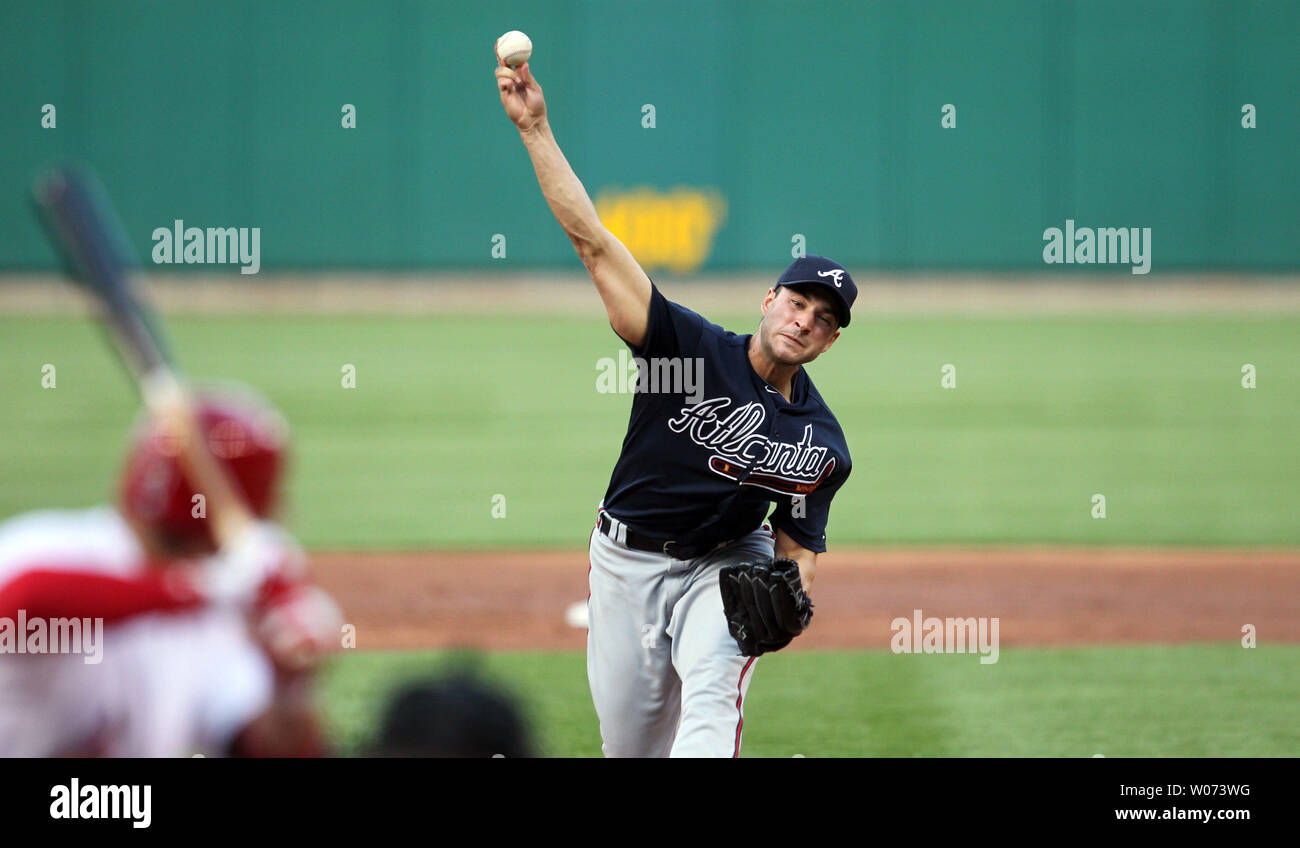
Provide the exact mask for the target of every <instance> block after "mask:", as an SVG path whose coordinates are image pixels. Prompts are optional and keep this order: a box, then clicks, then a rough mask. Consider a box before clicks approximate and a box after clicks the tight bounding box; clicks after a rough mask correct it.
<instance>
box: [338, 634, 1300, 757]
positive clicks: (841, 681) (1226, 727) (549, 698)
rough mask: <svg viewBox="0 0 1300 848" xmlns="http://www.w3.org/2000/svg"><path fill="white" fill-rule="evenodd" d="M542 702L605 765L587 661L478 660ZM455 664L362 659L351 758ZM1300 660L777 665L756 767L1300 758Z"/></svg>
mask: <svg viewBox="0 0 1300 848" xmlns="http://www.w3.org/2000/svg"><path fill="white" fill-rule="evenodd" d="M478 661H479V664H480V668H481V670H482V672H483V673H484V674H485V675H486V676H488V677H489V679H491V680H494V681H495V682H496V683H497V684H498V685H500V686H503V687H506V688H507V689H508V690H509V691H511V692H513V693H514V694H515V695H516V697H517V698H518V699H520V700H521V701H522V702H523V703H525V704H527V714H528V717H529V722H530V725H531V727H532V730H533V733H534V735H535V736H536V738H538V739H540V740H542V746H543V749H542V753H544V754H546V755H548V756H561V757H595V756H600V735H599V732H598V729H597V725H596V715H595V711H594V710H593V708H592V706H591V697H590V695H589V694H588V691H587V678H586V666H585V661H584V659H583V656H582V655H581V654H580V653H556V654H536V653H526V654H521V653H509V654H490V655H486V656H481V657H478ZM448 667H449V655H445V654H429V653H392V654H357V655H351V656H345V657H342V658H341V659H339V660H337V661H336V662H335V663H334V665H333V666H332V667H331V668H330V670H329V673H328V674H327V675H326V677H325V680H324V688H323V695H324V702H325V704H326V705H327V720H328V723H329V725H330V726H331V727H332V728H333V729H334V730H335V732H336V734H337V738H338V739H339V740H340V744H341V746H342V748H343V750H344V751H345V752H347V753H356V752H358V751H360V750H364V748H365V745H366V741H367V740H368V739H369V738H370V734H372V733H373V728H374V726H375V724H376V722H377V721H378V716H379V714H380V709H381V705H382V699H383V697H384V696H385V695H386V694H387V693H388V692H389V691H390V690H391V688H393V687H394V686H395V685H396V684H397V683H399V682H401V681H403V680H408V679H413V678H417V677H420V676H424V675H429V674H437V673H439V672H441V671H442V670H445V669H446V668H448ZM1297 680H1300V648H1298V647H1269V646H1261V647H1258V648H1254V649H1250V650H1247V649H1244V648H1242V647H1241V646H1239V645H1236V644H1227V645H1181V646H1176V647H1136V648H1133V647H1124V648H1118V647H1116V648H1092V649H1086V650H1083V649H1080V650H1025V649H1015V650H1012V649H1008V650H1003V651H1002V653H1001V655H1000V657H999V660H998V662H997V663H995V664H993V665H980V663H979V659H978V657H976V656H974V655H969V654H966V655H944V654H932V655H920V654H913V655H907V654H904V655H895V654H891V653H887V652H883V651H839V652H812V651H810V652H799V653H779V654H772V655H770V656H766V657H763V658H762V659H761V660H760V661H759V666H758V668H757V670H756V671H755V673H754V679H753V683H752V684H751V688H750V693H749V699H748V701H747V704H746V709H745V742H744V751H743V753H744V755H745V756H748V757H793V756H795V755H799V754H802V755H803V756H806V757H917V756H921V757H1091V756H1093V755H1094V754H1103V755H1105V756H1107V757H1295V756H1298V755H1300V726H1298V725H1297V723H1296V702H1297V684H1296V681H1297Z"/></svg>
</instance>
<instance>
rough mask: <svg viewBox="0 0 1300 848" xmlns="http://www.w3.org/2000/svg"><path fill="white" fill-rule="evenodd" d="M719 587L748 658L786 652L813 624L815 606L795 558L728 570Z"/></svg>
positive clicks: (730, 626)
mask: <svg viewBox="0 0 1300 848" xmlns="http://www.w3.org/2000/svg"><path fill="white" fill-rule="evenodd" d="M718 584H719V586H720V587H721V589H722V609H723V611H724V613H725V614H726V616H727V630H729V631H730V632H731V637H732V638H733V639H735V640H736V645H737V646H738V647H739V648H740V653H742V654H744V655H745V656H747V657H756V656H759V655H760V654H764V653H766V652H768V651H779V650H781V649H782V648H784V647H785V646H786V645H789V644H790V640H792V639H794V637H796V636H798V635H799V634H800V633H802V632H804V631H805V630H807V629H808V624H809V623H810V622H811V621H812V614H813V605H812V601H810V600H809V599H808V595H807V594H806V593H805V592H804V590H803V581H802V580H800V579H799V563H797V562H795V561H794V560H792V559H773V560H768V561H764V562H742V563H740V564H739V565H726V566H723V567H722V569H721V571H720V572H719V575H718Z"/></svg>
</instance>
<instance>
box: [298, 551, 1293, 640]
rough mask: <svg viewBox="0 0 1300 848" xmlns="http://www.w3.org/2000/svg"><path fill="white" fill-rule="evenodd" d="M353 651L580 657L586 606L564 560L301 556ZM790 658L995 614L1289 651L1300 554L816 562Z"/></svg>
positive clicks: (1024, 622) (1095, 631)
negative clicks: (902, 629) (572, 614)
mask: <svg viewBox="0 0 1300 848" xmlns="http://www.w3.org/2000/svg"><path fill="white" fill-rule="evenodd" d="M312 568H313V571H314V572H315V574H316V576H317V578H318V579H319V580H320V582H321V583H322V584H323V585H324V586H325V587H326V588H327V589H328V590H330V591H331V592H333V593H334V595H335V597H337V598H338V599H339V601H340V603H341V604H342V605H343V608H344V611H345V617H346V619H347V621H349V622H350V623H352V624H354V625H356V627H357V647H358V648H359V649H363V650H381V649H393V648H452V647H461V648H477V649H483V650H492V649H496V650H505V649H509V650H563V649H581V648H582V647H583V646H584V645H585V638H586V637H585V633H586V631H584V630H581V629H576V628H574V627H571V626H570V625H568V624H566V622H565V610H566V608H568V607H569V606H570V605H572V604H573V603H574V602H578V601H582V600H584V599H585V598H586V596H587V557H586V553H585V552H583V551H574V552H546V553H528V552H499V553H492V552H474V553H383V554H380V553H331V554H314V555H313V556H312ZM813 599H814V601H815V603H816V609H817V612H816V619H815V623H814V625H813V627H812V628H811V629H810V630H809V631H808V632H807V633H806V634H805V635H804V636H802V637H800V639H799V640H797V641H796V642H795V646H797V647H798V648H799V649H809V648H880V649H887V648H888V647H889V638H890V635H891V632H890V622H891V621H892V620H893V619H894V618H898V617H904V618H910V617H911V616H912V612H913V610H916V609H920V610H921V611H922V613H923V615H924V616H926V617H929V616H935V617H939V618H946V617H956V618H967V617H976V618H978V617H994V616H996V617H998V618H999V619H1000V644H1001V646H1002V647H1013V646H1026V645H1092V644H1099V643H1139V642H1140V643H1153V642H1155V643H1175V642H1193V641H1194V642H1223V641H1238V640H1240V639H1241V636H1242V627H1243V625H1246V624H1252V625H1254V626H1255V628H1256V632H1257V634H1258V640H1259V642H1260V643H1261V644H1267V643H1272V642H1300V615H1298V614H1297V613H1298V612H1300V551H1297V550H1284V551H1267V550H1181V549H1160V550H1156V549H1120V548H1112V549H1095V548H1050V549H1048V548H1039V549H1032V548H1013V549H999V550H994V549H980V550H936V549H925V550H921V549H916V550H861V551H845V552H838V553H833V554H829V555H827V556H825V557H823V560H822V563H821V565H820V566H819V568H818V576H817V584H816V586H815V588H814V592H813Z"/></svg>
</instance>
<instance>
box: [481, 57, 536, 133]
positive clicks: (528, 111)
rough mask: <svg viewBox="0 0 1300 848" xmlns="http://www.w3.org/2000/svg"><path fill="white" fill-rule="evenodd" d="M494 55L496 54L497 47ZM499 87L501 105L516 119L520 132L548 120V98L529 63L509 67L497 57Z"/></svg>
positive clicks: (510, 116)
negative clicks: (543, 94) (529, 67)
mask: <svg viewBox="0 0 1300 848" xmlns="http://www.w3.org/2000/svg"><path fill="white" fill-rule="evenodd" d="M492 55H494V56H495V55H496V50H495V48H494V49H493V51H492ZM497 88H498V89H499V90H500V92H501V105H502V106H504V107H505V109H506V115H507V117H509V118H510V120H512V121H514V123H515V126H516V127H518V128H519V131H520V132H528V131H529V130H532V129H534V128H535V127H537V126H538V125H539V124H541V123H542V122H543V121H545V120H546V100H545V99H543V97H542V87H541V86H540V85H538V84H537V80H535V79H533V74H532V72H531V71H530V70H529V69H528V63H527V62H524V63H523V64H522V65H520V66H519V67H518V68H509V67H507V66H506V65H505V63H503V62H502V61H501V59H500V57H498V58H497Z"/></svg>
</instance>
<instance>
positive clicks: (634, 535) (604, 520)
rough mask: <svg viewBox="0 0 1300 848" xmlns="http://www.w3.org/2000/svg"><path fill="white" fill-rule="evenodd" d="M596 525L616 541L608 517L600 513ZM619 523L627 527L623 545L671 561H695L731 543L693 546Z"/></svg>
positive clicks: (708, 543)
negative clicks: (667, 558)
mask: <svg viewBox="0 0 1300 848" xmlns="http://www.w3.org/2000/svg"><path fill="white" fill-rule="evenodd" d="M597 523H598V525H599V527H600V532H601V533H602V534H603V535H605V536H608V537H609V538H611V539H614V541H618V540H617V539H615V537H614V534H613V533H612V532H611V531H612V530H613V529H614V524H613V522H612V521H610V520H609V515H607V514H606V513H604V512H602V513H601V514H600V518H599V520H598V522H597ZM620 523H623V526H624V527H627V534H626V536H625V537H624V539H623V544H624V545H627V546H628V547H629V548H631V549H632V550H634V551H645V552H646V553H651V554H664V555H665V556H670V557H672V558H673V559H695V558H696V557H698V556H703V555H704V554H707V553H709V552H710V551H712V550H714V549H716V548H720V547H722V546H723V545H726V544H728V543H730V542H731V541H733V540H731V539H728V540H727V541H725V542H697V543H694V544H686V543H681V542H676V541H673V540H672V539H656V538H654V537H653V536H647V535H645V534H644V533H638V532H637V531H635V530H633V529H632V528H631V527H628V526H627V524H626V523H624V522H620Z"/></svg>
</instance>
